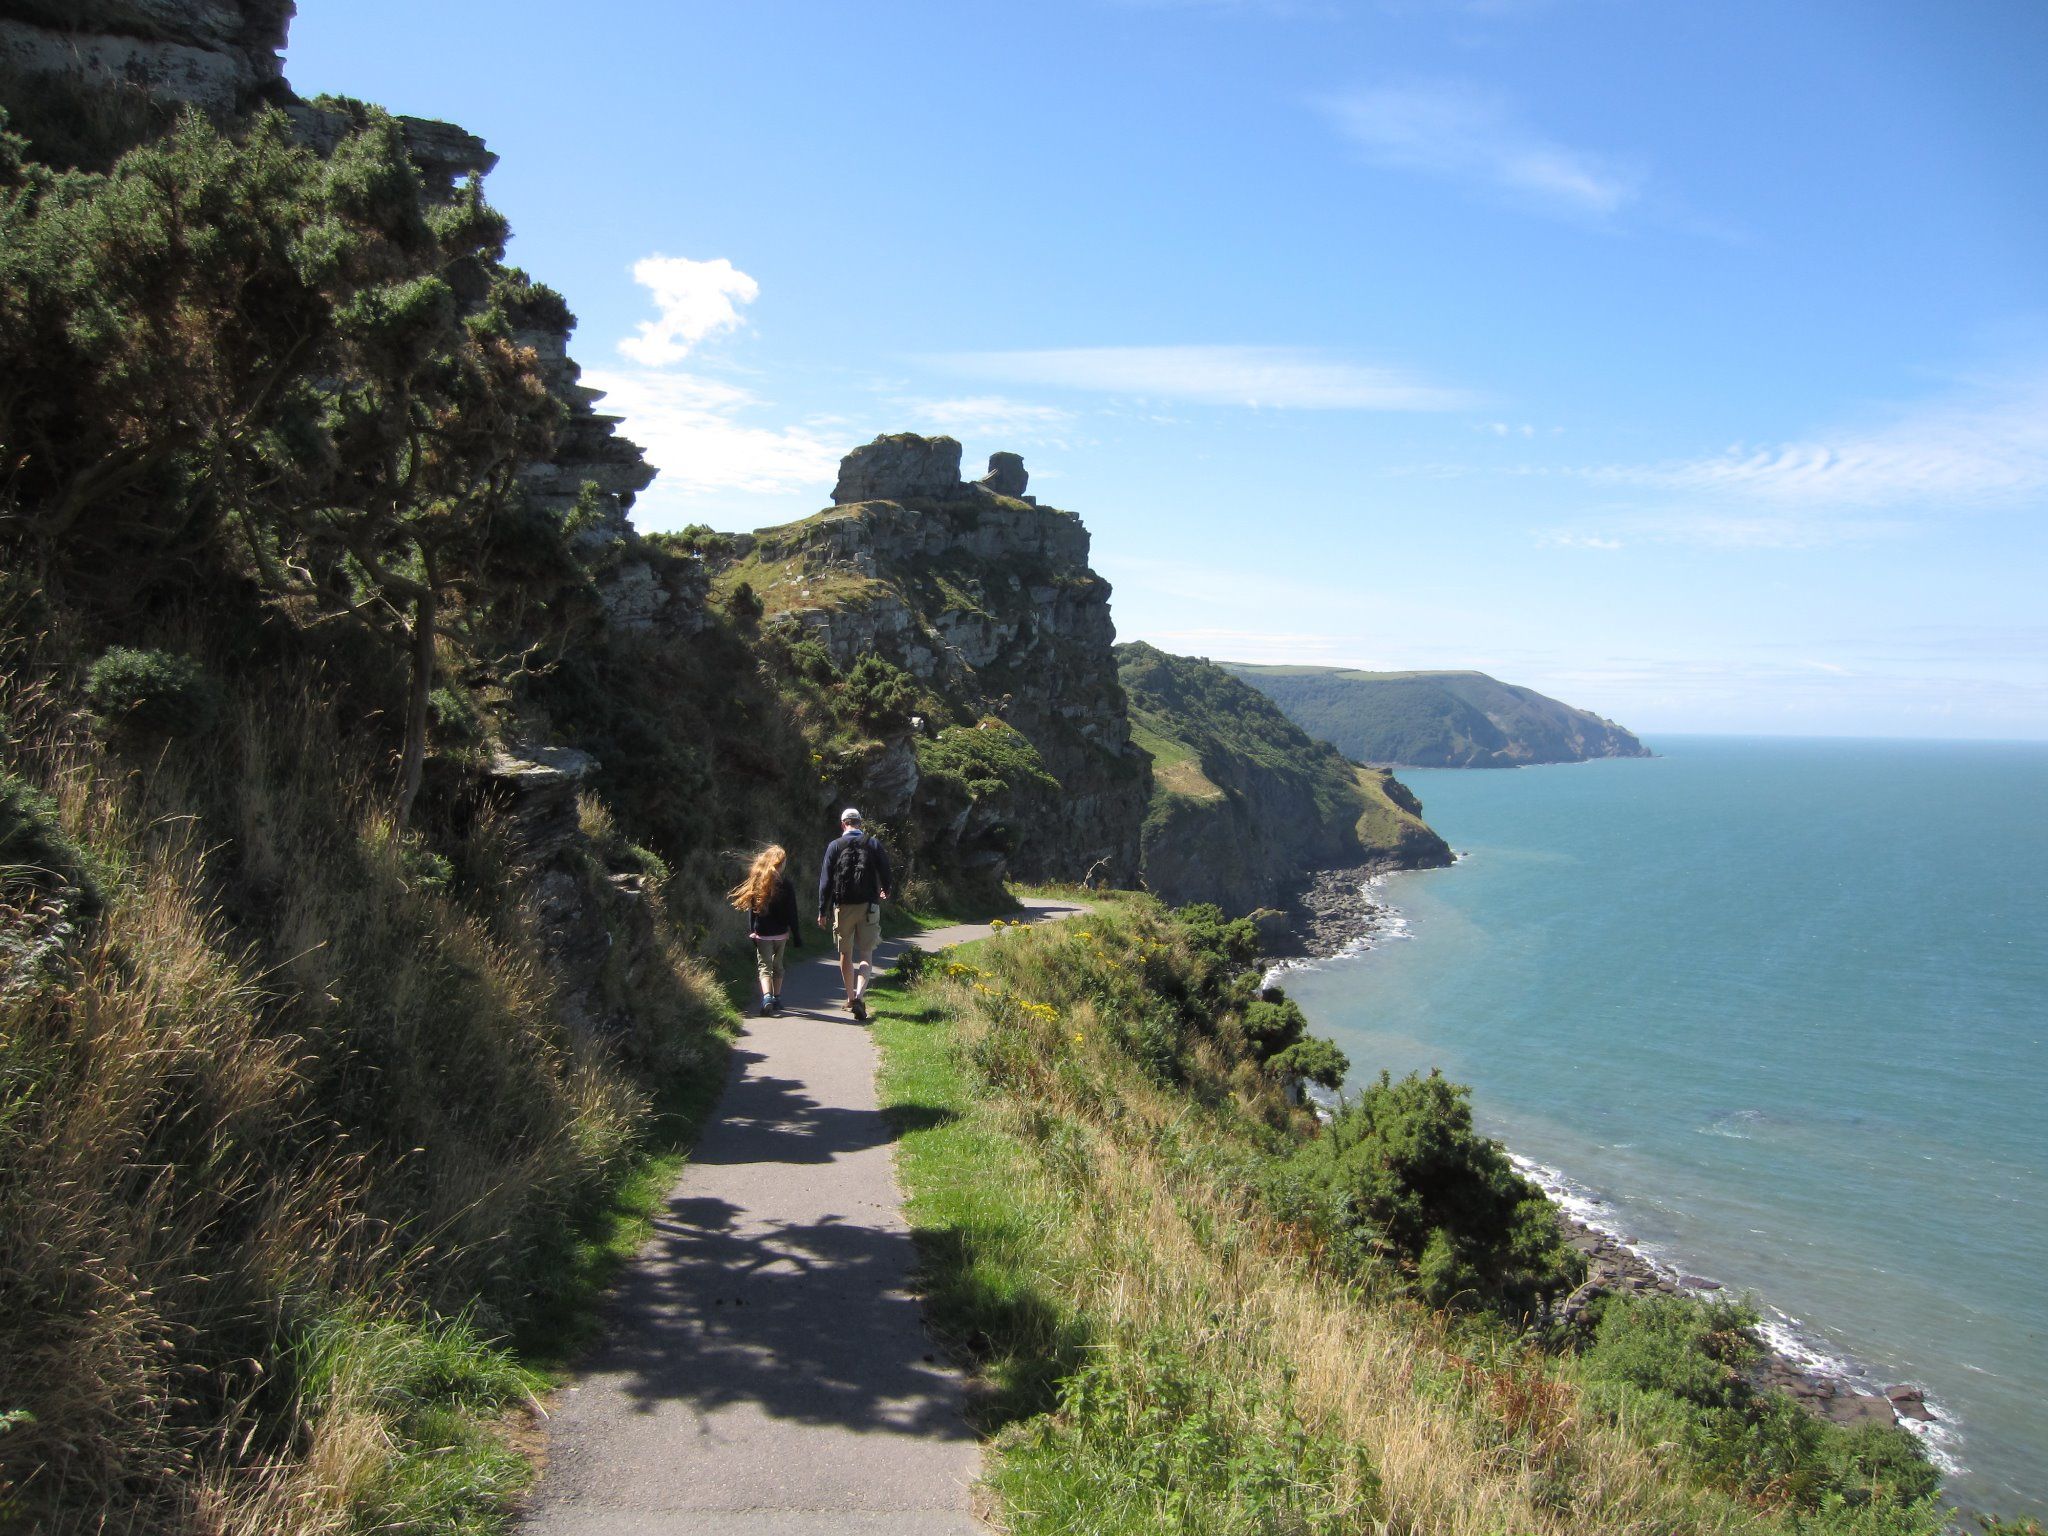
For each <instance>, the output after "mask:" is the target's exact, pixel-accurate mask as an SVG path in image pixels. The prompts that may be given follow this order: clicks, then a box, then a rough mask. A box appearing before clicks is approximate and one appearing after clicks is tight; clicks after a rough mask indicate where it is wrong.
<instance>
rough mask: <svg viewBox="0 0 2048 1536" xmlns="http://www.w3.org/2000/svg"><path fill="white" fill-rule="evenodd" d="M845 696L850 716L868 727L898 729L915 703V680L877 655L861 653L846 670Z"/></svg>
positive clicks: (908, 716)
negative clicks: (848, 669) (847, 670)
mask: <svg viewBox="0 0 2048 1536" xmlns="http://www.w3.org/2000/svg"><path fill="white" fill-rule="evenodd" d="M844 687H845V697H846V704H847V707H848V709H850V710H851V711H852V713H853V717H854V719H856V720H858V721H859V722H860V723H861V724H862V725H863V726H865V727H867V728H868V729H869V730H871V731H885V730H891V729H898V728H901V727H902V726H904V725H907V724H908V723H909V722H910V715H911V712H912V710H914V709H915V708H916V707H917V684H916V683H915V682H914V681H913V680H912V679H911V676H910V674H909V673H908V672H906V671H904V670H903V669H902V668H901V667H899V666H897V665H895V664H894V663H893V662H888V661H884V660H883V659H882V658H881V657H879V656H863V657H861V659H860V660H859V661H857V662H855V663H854V664H853V667H852V669H851V670H850V671H849V672H848V673H847V674H846V682H845V684H844Z"/></svg>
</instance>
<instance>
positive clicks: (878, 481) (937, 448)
mask: <svg viewBox="0 0 2048 1536" xmlns="http://www.w3.org/2000/svg"><path fill="white" fill-rule="evenodd" d="M1012 457H1014V455H1012ZM1018 463H1019V465H1020V467H1021V465H1022V463H1023V461H1022V460H1021V459H1020V460H1018ZM959 493H960V445H959V444H958V443H957V442H955V441H954V440H953V439H952V438H950V437H919V436H918V435H917V434H916V433H914V432H896V433H890V434H887V435H884V436H882V437H878V438H876V439H875V440H874V441H873V442H872V443H869V444H867V445H866V446H865V447H862V448H856V449H854V450H853V452H851V453H849V454H848V455H847V456H846V457H845V458H843V459H841V460H840V461H839V483H838V484H837V485H836V486H834V487H833V489H832V501H833V504H834V505H836V506H842V507H843V506H846V505H848V504H849V503H851V502H856V501H943V500H945V499H947V498H948V497H953V496H957V495H959Z"/></svg>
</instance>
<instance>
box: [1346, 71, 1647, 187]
mask: <svg viewBox="0 0 2048 1536" xmlns="http://www.w3.org/2000/svg"><path fill="white" fill-rule="evenodd" d="M1319 105H1320V106H1321V108H1322V110H1323V112H1324V113H1325V114H1326V115H1327V116H1328V117H1329V119H1330V121H1331V122H1332V123H1333V124H1335V125H1336V127H1337V129H1338V131H1339V132H1340V133H1342V134H1343V135H1344V137H1345V138H1346V139H1348V140H1349V141H1350V142H1351V143H1352V144H1353V145H1354V146H1355V147H1356V148H1357V149H1358V150H1359V151H1360V152H1361V153H1362V154H1363V155H1364V156H1365V157H1366V158H1367V159H1368V160H1370V161H1372V162H1373V163H1374V164H1376V165H1384V166H1389V167H1392V168H1393V169H1396V170H1404V171H1419V172H1422V173H1424V174H1427V175H1434V176H1443V177H1447V178H1449V179H1451V180H1454V181H1463V182H1469V183H1474V184H1477V185H1480V186H1484V187H1489V188H1491V189H1493V190H1495V191H1501V192H1506V193H1509V194H1511V195H1513V196H1515V197H1518V198H1521V199H1523V200H1525V201H1528V202H1531V203H1533V204H1535V205H1536V206H1538V207H1542V208H1545V209H1548V210H1550V211H1553V212H1563V213H1570V214H1576V215H1581V216H1586V215H1590V216H1593V217H1595V218H1606V217H1609V216H1611V215H1613V214H1615V213H1618V212H1619V211H1620V210H1621V209H1622V208H1623V207H1625V206H1626V205H1627V204H1629V203H1630V202H1632V201H1634V200H1635V198H1636V197H1637V196H1638V195H1639V194H1640V192H1641V190H1642V186H1643V181H1644V175H1643V173H1642V171H1641V170H1640V169H1639V168H1636V167H1632V166H1629V165H1625V164H1623V163H1621V162H1619V161H1616V160H1614V159H1611V158H1609V157H1606V156H1602V155H1595V154H1590V153H1587V152H1585V151H1582V150H1576V149H1570V148H1567V147H1566V146H1565V145H1562V144H1559V143H1557V142H1555V141H1554V140H1551V139H1548V138H1545V137H1544V136H1543V135H1542V134H1540V133H1537V132H1536V131H1535V130H1533V129H1531V128H1530V127H1528V126H1527V125H1526V124H1524V123H1522V122H1521V121H1520V120H1519V119H1518V118H1517V116H1516V114H1515V113H1514V111H1513V110H1512V109H1511V108H1510V107H1509V106H1508V105H1507V103H1506V102H1504V101H1503V100H1501V99H1500V98H1498V97H1496V96H1492V95H1490V94H1487V93H1485V92H1482V91H1479V90H1477V89H1475V88H1474V87H1472V86H1469V85H1464V84H1460V83H1456V82H1438V83H1430V84H1414V85H1403V86H1383V87H1380V88H1377V89H1371V90H1361V91H1354V92H1352V93H1350V94H1349V95H1345V96H1339V97H1333V98H1330V99H1328V100H1325V101H1323V102H1321V103H1319Z"/></svg>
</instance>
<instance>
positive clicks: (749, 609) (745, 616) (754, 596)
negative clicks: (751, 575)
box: [725, 581, 767, 624]
mask: <svg viewBox="0 0 2048 1536" xmlns="http://www.w3.org/2000/svg"><path fill="white" fill-rule="evenodd" d="M766 606H767V605H766V604H764V603H763V602H762V601H761V595H760V594H759V593H758V592H756V591H755V590H754V584H753V583H752V582H751V581H743V582H741V583H740V584H739V585H738V586H736V587H734V588H733V589H732V595H731V596H729V597H728V598H726V600H725V611H726V612H727V613H730V614H731V615H732V616H733V618H734V619H736V620H738V621H739V622H740V623H742V624H753V623H757V622H759V620H760V617H761V615H762V613H763V612H765V611H766Z"/></svg>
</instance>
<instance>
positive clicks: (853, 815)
mask: <svg viewBox="0 0 2048 1536" xmlns="http://www.w3.org/2000/svg"><path fill="white" fill-rule="evenodd" d="M839 825H841V826H842V827H844V826H859V825H860V812H859V811H856V810H855V809H854V808H853V807H852V806H850V805H849V806H848V807H847V808H846V809H845V810H843V811H841V812H840V813H839Z"/></svg>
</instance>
